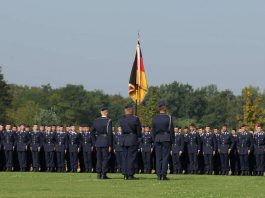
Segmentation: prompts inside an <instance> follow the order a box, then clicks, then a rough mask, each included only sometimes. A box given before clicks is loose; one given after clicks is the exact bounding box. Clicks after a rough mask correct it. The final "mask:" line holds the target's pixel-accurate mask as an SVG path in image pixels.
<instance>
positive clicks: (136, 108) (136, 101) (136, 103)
mask: <svg viewBox="0 0 265 198" xmlns="http://www.w3.org/2000/svg"><path fill="white" fill-rule="evenodd" d="M137 40H138V43H139V42H140V31H138V39H137ZM139 56H140V54H138V56H137V57H138V58H139ZM139 64H140V62H139V61H138V62H137V67H139ZM138 70H139V68H138ZM138 75H139V74H138ZM138 77H139V78H140V76H138ZM138 83H139V82H138ZM138 83H137V84H136V100H135V115H136V116H137V114H138V111H137V110H138V98H139V96H138V94H139V93H138V88H139V85H138Z"/></svg>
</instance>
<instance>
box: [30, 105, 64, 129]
mask: <svg viewBox="0 0 265 198" xmlns="http://www.w3.org/2000/svg"><path fill="white" fill-rule="evenodd" d="M34 122H35V123H36V124H39V125H58V124H62V123H61V119H60V117H59V116H58V115H57V114H56V111H55V109H53V108H52V109H40V111H39V112H38V113H37V114H36V115H35V117H34Z"/></svg>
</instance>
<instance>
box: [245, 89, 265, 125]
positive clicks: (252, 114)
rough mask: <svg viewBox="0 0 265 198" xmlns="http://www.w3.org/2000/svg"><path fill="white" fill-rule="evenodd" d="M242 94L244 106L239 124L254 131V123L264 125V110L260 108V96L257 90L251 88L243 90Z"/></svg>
mask: <svg viewBox="0 0 265 198" xmlns="http://www.w3.org/2000/svg"><path fill="white" fill-rule="evenodd" d="M242 94H243V99H244V104H243V118H242V119H241V123H243V124H246V125H247V126H248V127H249V129H251V130H254V125H255V123H257V122H260V123H264V114H263V112H264V109H263V108H262V107H261V104H262V96H261V94H259V93H258V89H257V88H256V89H255V88H253V87H246V88H244V89H243V91H242Z"/></svg>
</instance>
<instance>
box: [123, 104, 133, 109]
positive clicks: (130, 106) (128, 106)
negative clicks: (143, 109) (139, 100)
mask: <svg viewBox="0 0 265 198" xmlns="http://www.w3.org/2000/svg"><path fill="white" fill-rule="evenodd" d="M124 108H125V109H129V108H133V106H132V104H127V105H125V107H124Z"/></svg>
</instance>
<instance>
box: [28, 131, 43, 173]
mask: <svg viewBox="0 0 265 198" xmlns="http://www.w3.org/2000/svg"><path fill="white" fill-rule="evenodd" d="M42 146H43V134H42V133H41V132H39V131H32V132H31V133H30V150H31V155H32V168H33V171H39V169H40V149H41V147H42Z"/></svg>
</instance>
